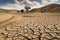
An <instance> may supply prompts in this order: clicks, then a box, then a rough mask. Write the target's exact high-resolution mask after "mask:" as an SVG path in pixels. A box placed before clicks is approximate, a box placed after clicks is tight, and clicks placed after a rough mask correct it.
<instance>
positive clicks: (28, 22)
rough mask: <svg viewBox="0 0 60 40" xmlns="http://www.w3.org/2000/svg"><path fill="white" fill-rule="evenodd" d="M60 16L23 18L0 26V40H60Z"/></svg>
mask: <svg viewBox="0 0 60 40" xmlns="http://www.w3.org/2000/svg"><path fill="white" fill-rule="evenodd" d="M59 17H60V16H56V15H37V16H30V17H28V16H26V15H25V16H24V17H23V18H22V19H21V20H17V21H15V22H10V23H8V24H6V25H3V24H2V25H3V26H0V40H60V24H59V23H60V21H59V20H60V19H59Z"/></svg>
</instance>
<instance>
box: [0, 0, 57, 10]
mask: <svg viewBox="0 0 60 40" xmlns="http://www.w3.org/2000/svg"><path fill="white" fill-rule="evenodd" d="M14 1H15V3H14V4H6V5H4V6H1V7H0V8H4V9H13V10H20V9H24V6H30V7H31V8H38V7H42V6H44V5H46V4H50V3H54V2H56V1H58V0H42V4H43V5H42V4H40V3H38V2H36V1H33V2H31V1H30V0H23V1H21V2H19V1H18V0H14Z"/></svg>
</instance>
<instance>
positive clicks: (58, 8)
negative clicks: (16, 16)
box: [29, 4, 60, 13]
mask: <svg viewBox="0 0 60 40" xmlns="http://www.w3.org/2000/svg"><path fill="white" fill-rule="evenodd" d="M29 12H39V13H40V12H41V13H45V12H49V13H60V5H59V4H50V5H47V6H44V7H41V8H35V9H32V10H31V11H29Z"/></svg>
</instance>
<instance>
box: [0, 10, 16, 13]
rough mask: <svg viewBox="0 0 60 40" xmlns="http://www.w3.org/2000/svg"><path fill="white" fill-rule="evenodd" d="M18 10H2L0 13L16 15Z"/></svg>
mask: <svg viewBox="0 0 60 40" xmlns="http://www.w3.org/2000/svg"><path fill="white" fill-rule="evenodd" d="M16 12H17V10H7V9H0V13H16Z"/></svg>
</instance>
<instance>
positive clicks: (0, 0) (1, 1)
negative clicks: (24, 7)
mask: <svg viewBox="0 0 60 40" xmlns="http://www.w3.org/2000/svg"><path fill="white" fill-rule="evenodd" d="M18 1H22V0H18ZM30 1H37V2H40V1H41V0H30ZM7 3H11V4H13V3H15V1H14V0H0V5H2V4H7Z"/></svg>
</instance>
